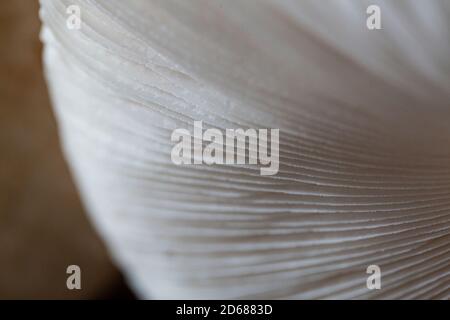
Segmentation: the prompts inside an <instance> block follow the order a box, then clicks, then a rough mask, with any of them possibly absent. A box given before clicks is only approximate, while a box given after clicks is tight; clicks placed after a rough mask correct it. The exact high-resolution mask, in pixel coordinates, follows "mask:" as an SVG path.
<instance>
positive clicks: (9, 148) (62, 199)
mask: <svg viewBox="0 0 450 320" xmlns="http://www.w3.org/2000/svg"><path fill="white" fill-rule="evenodd" d="M38 10H39V4H38V1H37V0H2V1H0V299H16V298H19V299H36V298H37V299H47V298H49V299H53V298H57V299H73V298H82V299H109V298H132V294H131V293H130V291H129V290H128V289H127V287H126V285H125V284H124V281H123V279H122V277H121V275H120V273H119V272H118V270H117V269H116V268H115V267H114V266H113V265H112V263H111V261H110V258H109V257H108V254H107V252H106V249H105V247H104V245H103V244H102V242H101V241H100V240H99V238H98V236H97V235H96V233H95V231H94V230H93V228H92V226H91V225H90V223H89V221H88V218H87V216H86V214H85V213H84V211H83V208H82V205H81V203H80V200H79V198H78V194H77V192H76V189H75V187H74V185H73V182H72V180H71V177H70V174H69V172H68V168H67V165H66V163H65V161H64V159H63V157H62V153H61V150H60V146H59V141H58V135H57V127H56V124H55V120H54V117H53V114H52V110H51V106H50V102H49V98H48V95H47V89H46V86H45V82H44V78H43V75H42V65H41V49H42V47H41V43H40V41H39V28H40V21H39V18H38ZM70 264H77V265H79V266H80V267H81V272H82V276H81V284H82V290H72V291H70V290H68V289H67V288H66V279H67V276H68V275H67V274H66V268H67V266H68V265H70Z"/></svg>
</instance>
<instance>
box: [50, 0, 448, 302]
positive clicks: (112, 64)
mask: <svg viewBox="0 0 450 320" xmlns="http://www.w3.org/2000/svg"><path fill="white" fill-rule="evenodd" d="M372 3H375V4H379V5H380V7H381V11H382V27H383V29H382V30H379V31H369V30H368V29H367V28H366V23H365V20H366V12H365V11H366V10H365V9H366V7H367V6H368V5H369V4H372ZM70 4H77V5H79V6H80V8H81V12H82V20H83V25H82V28H81V30H69V29H67V28H66V18H67V15H66V13H65V10H66V7H67V6H69V5H70ZM41 5H42V10H41V17H42V20H43V22H44V26H45V27H44V29H43V39H44V42H45V44H46V48H45V63H46V69H47V78H48V80H49V86H50V91H51V93H52V97H53V100H54V106H55V111H56V114H57V118H58V122H59V125H60V129H61V138H62V140H63V145H64V148H65V151H66V155H67V158H68V160H69V163H70V165H71V167H72V169H73V172H74V174H75V177H76V180H77V183H78V186H79V188H80V191H81V193H82V196H83V199H84V201H85V203H86V205H87V207H88V210H89V212H90V214H91V217H92V219H93V220H94V222H95V225H96V227H97V228H98V230H99V231H100V232H101V234H102V235H103V237H104V238H105V240H106V242H107V244H108V246H109V248H110V250H111V252H112V254H113V255H114V257H115V259H116V261H117V262H118V263H119V264H120V265H121V266H122V269H123V270H124V272H125V273H126V275H127V277H128V278H129V280H130V282H131V283H132V284H133V285H134V287H135V289H136V290H137V291H138V292H139V293H140V295H141V297H143V298H423V299H427V298H441V299H448V298H449V296H450V275H449V274H450V260H449V259H450V231H449V228H450V103H449V101H450V43H449V41H450V33H449V30H450V26H449V22H450V20H449V19H450V2H449V1H445V0H442V1H439V0H432V1H413V0H409V1H370V2H368V1H345V0H342V1H339V0H337V1H324V2H322V1H320V2H319V1H315V0H310V1H301V0H300V1H288V0H283V1H272V2H271V1H206V0H204V1H175V0H161V1H146V0H127V1H123V0H108V1H100V0H99V1H94V0H92V1H89V0H84V1H83V0H70V1H69V0H41ZM194 120H203V122H204V124H205V126H208V127H215V128H221V129H224V128H279V129H280V171H279V173H278V175H275V176H260V175H259V168H258V167H255V166H237V165H235V166H207V165H200V166H199V165H197V166H184V167H182V166H175V165H174V164H172V162H171V160H170V151H171V148H172V146H173V143H172V142H171V141H170V135H171V132H172V130H174V129H175V128H189V129H190V130H191V131H192V126H193V122H194ZM61 214H63V213H61ZM370 264H377V265H379V266H380V267H381V270H382V289H381V290H374V291H369V290H368V289H367V288H366V279H367V276H368V275H367V274H366V268H367V266H368V265H370Z"/></svg>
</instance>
